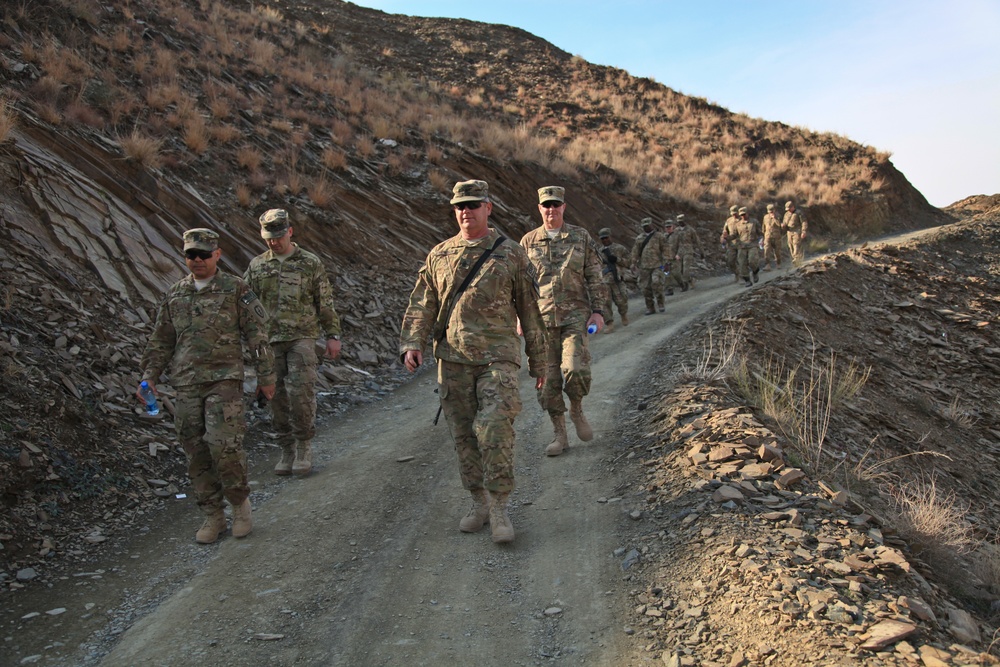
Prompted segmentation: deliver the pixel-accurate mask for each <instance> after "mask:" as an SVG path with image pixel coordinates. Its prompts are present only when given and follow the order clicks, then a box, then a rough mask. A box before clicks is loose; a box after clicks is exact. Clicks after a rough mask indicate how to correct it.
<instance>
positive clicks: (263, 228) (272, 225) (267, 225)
mask: <svg viewBox="0 0 1000 667" xmlns="http://www.w3.org/2000/svg"><path fill="white" fill-rule="evenodd" d="M287 233H288V211H286V210H285V209H283V208H272V209H271V210H269V211H264V213H263V215H261V216H260V236H261V238H265V239H280V238H281V237H282V236H284V235H285V234H287Z"/></svg>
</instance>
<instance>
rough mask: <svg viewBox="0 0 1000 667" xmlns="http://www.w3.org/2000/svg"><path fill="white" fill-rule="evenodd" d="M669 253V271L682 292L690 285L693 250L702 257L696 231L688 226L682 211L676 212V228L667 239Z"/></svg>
mask: <svg viewBox="0 0 1000 667" xmlns="http://www.w3.org/2000/svg"><path fill="white" fill-rule="evenodd" d="M668 246H669V253H670V256H671V257H673V258H674V264H673V266H672V267H671V272H672V273H673V275H674V279H675V280H677V282H678V284H679V285H680V287H681V291H682V292H686V291H688V288H690V287H691V267H692V266H693V265H694V255H695V252H697V253H698V255H700V256H702V257H704V256H705V255H704V253H703V252H702V250H701V242H700V241H698V232H696V231H695V230H694V228H693V227H688V224H687V221H686V220H685V219H684V214H683V213H678V214H677V228H676V229H675V230H674V232H673V234H671V235H670V238H669V239H668Z"/></svg>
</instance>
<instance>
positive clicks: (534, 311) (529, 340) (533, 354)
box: [514, 255, 548, 378]
mask: <svg viewBox="0 0 1000 667" xmlns="http://www.w3.org/2000/svg"><path fill="white" fill-rule="evenodd" d="M514 310H515V311H516V312H517V317H518V319H519V320H521V330H522V331H523V332H524V351H525V353H526V354H527V356H528V374H529V375H530V376H531V377H533V378H538V377H545V376H546V375H547V374H548V355H547V351H546V341H545V337H546V335H547V330H546V328H545V321H544V320H543V319H542V313H541V311H540V310H539V309H538V282H537V281H536V280H535V271H534V268H533V267H532V266H531V264H530V263H529V262H528V258H527V255H525V256H523V257H521V260H520V263H519V265H518V267H517V273H516V275H515V278H514Z"/></svg>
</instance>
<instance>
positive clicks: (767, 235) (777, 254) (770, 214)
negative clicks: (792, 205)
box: [761, 204, 784, 269]
mask: <svg viewBox="0 0 1000 667" xmlns="http://www.w3.org/2000/svg"><path fill="white" fill-rule="evenodd" d="M762 226H763V228H764V254H763V257H761V264H762V265H763V266H764V268H765V269H766V268H767V264H768V261H770V262H772V263H773V264H774V265H775V268H777V269H780V268H781V232H782V231H783V230H784V226H783V225H782V224H781V221H779V220H778V216H776V215H775V214H774V205H773V204H768V205H767V214H766V215H765V216H764V221H763V223H762Z"/></svg>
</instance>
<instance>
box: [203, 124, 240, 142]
mask: <svg viewBox="0 0 1000 667" xmlns="http://www.w3.org/2000/svg"><path fill="white" fill-rule="evenodd" d="M211 135H212V139H214V140H215V141H218V142H219V143H221V144H229V143H232V142H234V141H236V140H237V139H239V138H240V137H242V136H243V133H242V132H240V128H238V127H236V126H235V125H229V124H228V123H224V124H222V125H215V126H213V127H212V129H211Z"/></svg>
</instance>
